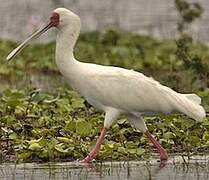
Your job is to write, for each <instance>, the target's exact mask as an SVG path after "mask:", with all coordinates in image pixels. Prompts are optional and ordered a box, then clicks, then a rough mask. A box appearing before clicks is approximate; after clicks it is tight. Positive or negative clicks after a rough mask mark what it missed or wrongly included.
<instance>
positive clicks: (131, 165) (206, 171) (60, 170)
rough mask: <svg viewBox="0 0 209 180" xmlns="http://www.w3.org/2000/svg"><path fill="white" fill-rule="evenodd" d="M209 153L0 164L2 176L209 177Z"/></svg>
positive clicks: (43, 179) (64, 179) (76, 179)
mask: <svg viewBox="0 0 209 180" xmlns="http://www.w3.org/2000/svg"><path fill="white" fill-rule="evenodd" d="M208 158H209V157H207V156H195V157H192V158H191V159H190V160H188V159H187V158H184V159H183V158H182V157H172V158H171V159H170V160H169V161H168V163H167V165H166V166H164V167H160V164H159V162H158V161H157V160H155V159H153V160H151V161H147V162H146V161H126V162H104V163H93V164H82V163H79V162H64V163H45V164H36V163H26V164H16V165H15V164H2V165H0V179H1V180H49V179H50V180H68V179H73V180H80V179H82V180H83V179H91V180H96V179H102V180H117V179H118V180H120V179H121V180H126V179H127V180H128V179H137V180H138V179H140V180H152V179H154V180H197V179H198V180H206V179H209V166H208V165H209V161H208V160H209V159H208Z"/></svg>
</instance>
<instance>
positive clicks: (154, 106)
mask: <svg viewBox="0 0 209 180" xmlns="http://www.w3.org/2000/svg"><path fill="white" fill-rule="evenodd" d="M51 27H56V29H57V38H56V63H57V66H58V68H59V70H60V72H61V73H62V75H63V76H64V77H65V79H66V80H67V82H68V83H69V85H70V86H71V87H72V88H73V89H74V90H76V91H77V92H79V93H80V94H81V95H82V96H83V97H84V98H85V99H86V100H87V101H88V102H89V104H91V105H92V106H94V107H96V108H98V109H100V110H102V111H104V112H105V120H104V127H103V129H102V131H101V134H100V137H99V139H98V140H97V143H96V146H95V147H94V148H93V150H92V151H91V152H90V153H89V155H88V156H87V157H86V158H84V160H83V162H91V161H92V160H93V159H94V158H95V157H96V155H97V154H98V152H99V149H100V146H101V144H102V142H103V141H104V138H105V134H106V132H107V130H108V129H109V128H110V127H111V125H112V124H113V123H114V122H115V121H116V120H117V119H118V117H119V116H120V115H125V116H126V117H127V118H128V120H129V121H130V123H131V124H132V125H133V126H135V127H136V128H137V129H139V130H140V131H142V132H143V133H145V135H146V136H147V137H148V139H150V141H151V142H152V143H153V145H154V146H155V147H156V148H157V151H158V152H159V154H160V159H161V160H162V161H163V160H167V159H168V155H167V152H166V150H165V149H164V148H163V147H162V146H161V145H160V143H159V142H158V141H157V140H155V138H154V137H153V136H152V135H151V133H150V132H149V131H148V129H147V127H146V125H145V122H144V120H143V115H148V114H150V113H165V114H168V113H172V112H174V111H175V112H181V113H184V114H186V115H187V116H189V117H191V118H193V119H195V120H197V121H201V120H202V119H203V118H204V117H205V115H206V114H205V110H204V109H203V107H202V106H201V105H200V104H201V99H200V98H199V97H198V96H197V95H195V94H180V93H177V92H175V91H174V90H172V89H170V88H168V87H166V86H163V85H161V84H160V83H159V82H157V81H155V80H154V79H152V78H149V77H146V76H144V75H143V74H142V73H139V72H136V71H133V70H127V69H124V68H119V67H113V66H102V65H96V64H91V63H83V62H79V61H78V60H76V59H75V57H74V55H73V50H74V46H75V43H76V41H77V38H78V36H79V33H80V28H81V23H80V18H79V16H77V15H76V14H74V13H73V12H72V11H70V10H68V9H65V8H58V9H55V10H54V11H53V13H52V16H51V18H50V21H49V23H48V24H47V25H46V26H45V27H44V28H41V29H40V30H38V31H37V32H35V33H34V34H33V35H32V36H30V37H29V38H28V39H26V40H25V41H24V42H23V43H22V44H20V45H19V46H18V47H17V48H16V49H14V50H13V51H12V52H11V53H10V54H9V55H8V56H7V60H11V59H12V58H14V57H15V56H16V55H17V54H18V53H19V52H20V51H21V50H22V49H23V48H24V47H25V46H26V45H27V44H28V43H29V41H30V40H31V39H34V38H36V37H38V36H40V35H41V34H42V33H44V32H45V31H47V30H48V29H50V28H51Z"/></svg>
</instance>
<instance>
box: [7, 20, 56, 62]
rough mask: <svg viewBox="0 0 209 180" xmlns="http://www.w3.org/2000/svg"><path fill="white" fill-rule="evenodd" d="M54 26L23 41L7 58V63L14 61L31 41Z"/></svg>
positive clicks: (50, 25) (49, 25)
mask: <svg viewBox="0 0 209 180" xmlns="http://www.w3.org/2000/svg"><path fill="white" fill-rule="evenodd" d="M52 26H53V25H52V24H51V23H49V24H47V25H46V26H45V27H43V28H41V29H39V30H38V31H36V32H35V33H33V34H32V35H31V36H30V37H28V38H27V39H26V40H25V41H23V42H22V43H21V44H20V45H19V46H18V47H17V48H15V49H14V50H13V51H12V52H11V53H9V55H8V56H7V61H10V60H12V59H13V58H14V57H15V56H16V55H18V54H19V53H20V52H21V51H22V50H23V49H24V48H25V47H26V46H27V45H28V44H29V42H30V41H31V40H33V39H35V38H38V37H39V36H40V35H41V34H43V33H44V32H46V31H47V30H48V29H50V28H51V27H52Z"/></svg>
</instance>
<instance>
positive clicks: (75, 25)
mask: <svg viewBox="0 0 209 180" xmlns="http://www.w3.org/2000/svg"><path fill="white" fill-rule="evenodd" d="M52 27H55V28H57V29H64V28H65V27H71V31H72V32H73V31H79V30H80V18H79V16H78V15H76V14H75V13H73V12H72V11H70V10H68V9H65V8H57V9H55V10H54V11H53V12H52V14H51V17H50V18H49V22H48V23H47V24H46V25H45V26H44V27H43V28H41V29H39V30H38V31H36V32H35V33H33V34H32V35H31V36H30V37H28V38H27V39H26V40H25V41H24V42H22V43H21V44H20V45H19V46H18V47H17V48H16V49H14V50H13V51H12V52H11V53H10V54H9V55H8V56H7V60H8V61H10V60H12V59H13V58H14V57H15V56H16V55H17V54H19V53H20V52H21V51H22V50H23V49H24V48H25V47H26V46H27V45H28V44H29V42H30V41H31V40H32V39H35V38H37V37H39V36H40V35H41V34H43V33H45V32H46V31H47V30H49V29H51V28H52Z"/></svg>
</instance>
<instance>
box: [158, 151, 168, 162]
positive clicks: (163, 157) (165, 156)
mask: <svg viewBox="0 0 209 180" xmlns="http://www.w3.org/2000/svg"><path fill="white" fill-rule="evenodd" d="M159 153H160V161H167V160H168V154H167V151H166V150H165V149H161V150H160V152H159Z"/></svg>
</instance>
